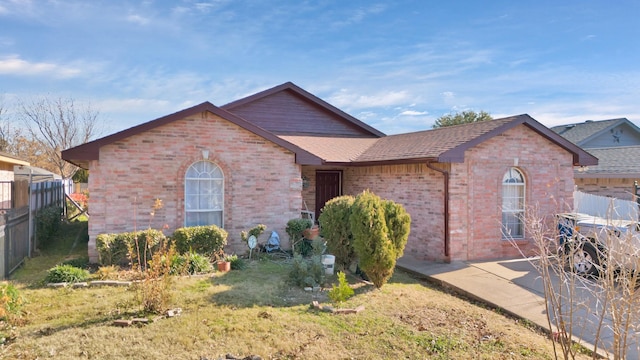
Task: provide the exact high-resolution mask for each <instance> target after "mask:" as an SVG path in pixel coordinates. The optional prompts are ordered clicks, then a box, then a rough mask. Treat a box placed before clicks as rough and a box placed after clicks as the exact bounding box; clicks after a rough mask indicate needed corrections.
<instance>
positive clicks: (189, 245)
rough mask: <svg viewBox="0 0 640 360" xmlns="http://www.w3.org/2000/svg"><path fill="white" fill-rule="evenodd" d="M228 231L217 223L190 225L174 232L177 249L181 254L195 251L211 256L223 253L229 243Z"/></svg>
mask: <svg viewBox="0 0 640 360" xmlns="http://www.w3.org/2000/svg"><path fill="white" fill-rule="evenodd" d="M227 236H228V234H227V232H226V231H225V230H224V229H221V228H219V227H217V226H216V225H208V226H189V227H183V228H179V229H177V230H176V231H175V232H174V233H173V236H172V238H173V241H174V242H175V245H176V250H177V251H178V252H179V253H180V254H186V253H187V252H195V253H198V254H204V255H206V256H211V255H214V254H218V253H221V252H222V250H223V249H224V246H225V245H227Z"/></svg>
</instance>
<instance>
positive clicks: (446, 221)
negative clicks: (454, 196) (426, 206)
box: [427, 162, 451, 262]
mask: <svg viewBox="0 0 640 360" xmlns="http://www.w3.org/2000/svg"><path fill="white" fill-rule="evenodd" d="M427 167H428V168H429V169H431V170H434V171H437V172H439V173H441V174H442V175H443V177H444V256H445V258H446V259H445V261H446V262H451V259H450V258H449V256H450V251H449V243H450V237H449V172H448V171H447V170H442V169H438V168H437V167H434V166H433V162H428V163H427Z"/></svg>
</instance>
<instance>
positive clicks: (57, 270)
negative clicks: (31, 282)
mask: <svg viewBox="0 0 640 360" xmlns="http://www.w3.org/2000/svg"><path fill="white" fill-rule="evenodd" d="M88 278H89V271H87V270H85V269H80V268H77V267H75V266H71V265H56V266H54V267H52V268H51V269H49V271H48V272H47V277H46V278H45V281H46V282H48V283H75V282H81V281H86V280H87V279H88Z"/></svg>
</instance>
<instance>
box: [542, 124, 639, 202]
mask: <svg viewBox="0 0 640 360" xmlns="http://www.w3.org/2000/svg"><path fill="white" fill-rule="evenodd" d="M551 130H553V131H555V132H556V133H558V134H559V135H561V136H562V137H564V138H566V139H567V140H569V141H571V142H573V143H574V144H576V145H578V146H580V147H581V148H583V149H585V150H586V151H588V152H589V153H590V154H591V155H593V156H595V157H597V158H598V164H597V165H594V166H587V167H580V168H576V169H575V172H574V177H575V182H576V186H577V188H578V190H580V191H583V192H586V193H590V194H596V195H601V196H608V197H614V198H618V199H623V200H635V196H634V195H635V193H636V188H635V184H636V182H637V181H640V128H638V127H637V126H636V125H635V124H634V123H632V122H631V121H629V120H628V119H626V118H619V119H610V120H598V121H593V120H587V121H585V122H581V123H576V124H567V125H559V126H554V127H552V128H551Z"/></svg>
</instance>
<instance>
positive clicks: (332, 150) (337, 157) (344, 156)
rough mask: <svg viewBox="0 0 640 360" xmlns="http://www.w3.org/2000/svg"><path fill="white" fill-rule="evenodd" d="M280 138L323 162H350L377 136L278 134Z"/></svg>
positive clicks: (370, 144) (371, 143)
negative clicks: (347, 136) (348, 136)
mask: <svg viewBox="0 0 640 360" xmlns="http://www.w3.org/2000/svg"><path fill="white" fill-rule="evenodd" d="M280 138H281V139H283V140H285V141H287V142H289V143H291V144H293V145H296V146H298V147H299V148H301V149H304V150H306V151H308V152H310V153H312V154H314V155H316V156H318V157H319V158H321V159H322V160H323V161H325V162H332V163H351V162H354V161H356V160H357V159H358V157H359V156H360V155H361V154H362V153H363V152H365V151H366V150H367V149H368V148H370V147H371V146H373V145H374V144H376V142H377V141H378V140H379V139H378V138H335V137H319V136H284V135H283V136H280Z"/></svg>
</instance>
